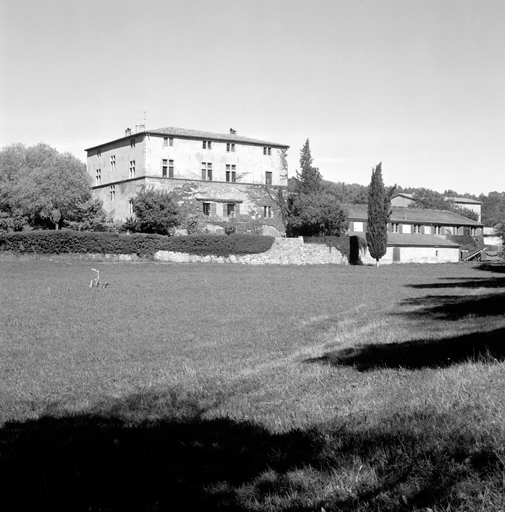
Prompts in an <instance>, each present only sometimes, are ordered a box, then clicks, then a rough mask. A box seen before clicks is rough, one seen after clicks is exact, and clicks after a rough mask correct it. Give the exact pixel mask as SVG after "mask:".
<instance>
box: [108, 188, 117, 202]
mask: <svg viewBox="0 0 505 512" xmlns="http://www.w3.org/2000/svg"><path fill="white" fill-rule="evenodd" d="M109 194H110V201H111V202H114V201H115V200H116V185H110V187H109Z"/></svg>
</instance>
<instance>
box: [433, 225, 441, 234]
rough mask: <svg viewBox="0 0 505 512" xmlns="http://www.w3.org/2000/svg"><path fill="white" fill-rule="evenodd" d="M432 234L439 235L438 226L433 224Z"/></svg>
mask: <svg viewBox="0 0 505 512" xmlns="http://www.w3.org/2000/svg"><path fill="white" fill-rule="evenodd" d="M433 234H434V235H440V226H433Z"/></svg>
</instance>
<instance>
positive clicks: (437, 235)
mask: <svg viewBox="0 0 505 512" xmlns="http://www.w3.org/2000/svg"><path fill="white" fill-rule="evenodd" d="M343 208H344V209H345V210H346V211H347V212H348V214H349V230H348V233H349V235H355V236H358V237H361V238H363V239H365V233H366V231H367V222H368V208H367V205H366V204H346V205H343ZM391 210H392V212H391V217H390V222H389V223H388V249H387V253H386V255H385V256H384V258H383V259H382V260H381V261H382V262H383V263H444V262H457V261H459V260H460V259H461V250H460V249H461V247H460V244H459V243H458V242H457V241H455V239H454V238H453V237H459V236H462V235H469V236H470V237H474V238H476V237H480V236H481V235H482V224H481V223H480V222H476V221H474V220H471V219H468V218H467V217H464V216H463V215H459V214H458V213H455V212H452V211H449V210H428V209H421V208H405V207H396V208H395V207H393V208H392V209H391ZM361 257H362V260H363V261H364V262H368V263H371V262H372V259H371V258H370V257H369V255H367V254H362V256H361Z"/></svg>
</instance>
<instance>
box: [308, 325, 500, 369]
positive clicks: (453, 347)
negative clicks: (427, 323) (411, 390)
mask: <svg viewBox="0 0 505 512" xmlns="http://www.w3.org/2000/svg"><path fill="white" fill-rule="evenodd" d="M468 360H485V361H494V360H496V361H504V360H505V328H503V329H495V330H493V331H489V332H474V333H471V334H466V335H458V336H451V337H447V338H443V339H440V340H422V339H419V340H412V341H407V342H403V343H384V344H381V343H374V344H369V345H366V344H361V345H357V346H356V347H353V348H346V349H342V350H336V351H333V352H328V353H326V354H324V355H323V356H321V357H317V358H312V359H307V360H306V361H305V362H308V363H322V364H331V365H335V366H353V367H355V368H356V369H357V370H358V371H361V372H366V371H372V370H378V369H384V368H396V369H398V368H405V369H410V370H421V369H423V368H443V367H448V366H451V365H453V364H459V363H463V362H465V361H468Z"/></svg>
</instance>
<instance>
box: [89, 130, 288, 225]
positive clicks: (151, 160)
mask: <svg viewBox="0 0 505 512" xmlns="http://www.w3.org/2000/svg"><path fill="white" fill-rule="evenodd" d="M288 148H289V146H287V145H285V144H279V143H274V142H268V141H264V140H259V139H253V138H250V137H244V136H242V135H238V134H237V133H236V131H235V130H233V129H230V133H227V134H220V133H211V132H205V131H199V130H188V129H184V128H172V127H168V128H160V129H156V130H145V129H144V128H143V127H142V129H141V130H140V131H138V132H137V133H132V131H131V130H130V129H127V130H126V131H125V135H124V136H123V137H120V138H118V139H114V140H111V141H109V142H105V143H102V144H98V145H95V146H93V147H90V148H88V149H86V152H87V169H88V173H89V174H90V176H91V178H92V179H93V188H92V190H93V195H94V197H97V198H99V199H101V200H102V202H103V206H104V209H105V210H106V211H107V212H108V213H110V214H111V215H112V217H113V218H114V219H115V220H124V219H126V218H127V217H129V216H131V215H132V214H133V198H134V197H135V195H136V194H137V193H138V191H139V190H140V189H141V188H142V187H143V186H147V187H149V188H153V189H156V190H166V191H178V192H180V193H181V197H184V198H186V199H187V198H190V199H191V200H193V202H195V201H196V204H197V211H200V212H201V213H202V214H203V215H206V216H209V217H216V218H220V219H229V218H230V217H235V216H237V215H240V214H245V215H247V216H250V217H251V218H254V219H260V218H265V219H271V218H273V217H275V216H277V215H278V211H277V208H276V205H275V203H274V201H273V200H272V198H271V197H270V195H269V194H268V193H267V190H266V189H267V187H268V188H270V187H273V188H275V187H279V186H280V187H285V186H287V178H288V169H287V160H286V154H287V150H288Z"/></svg>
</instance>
